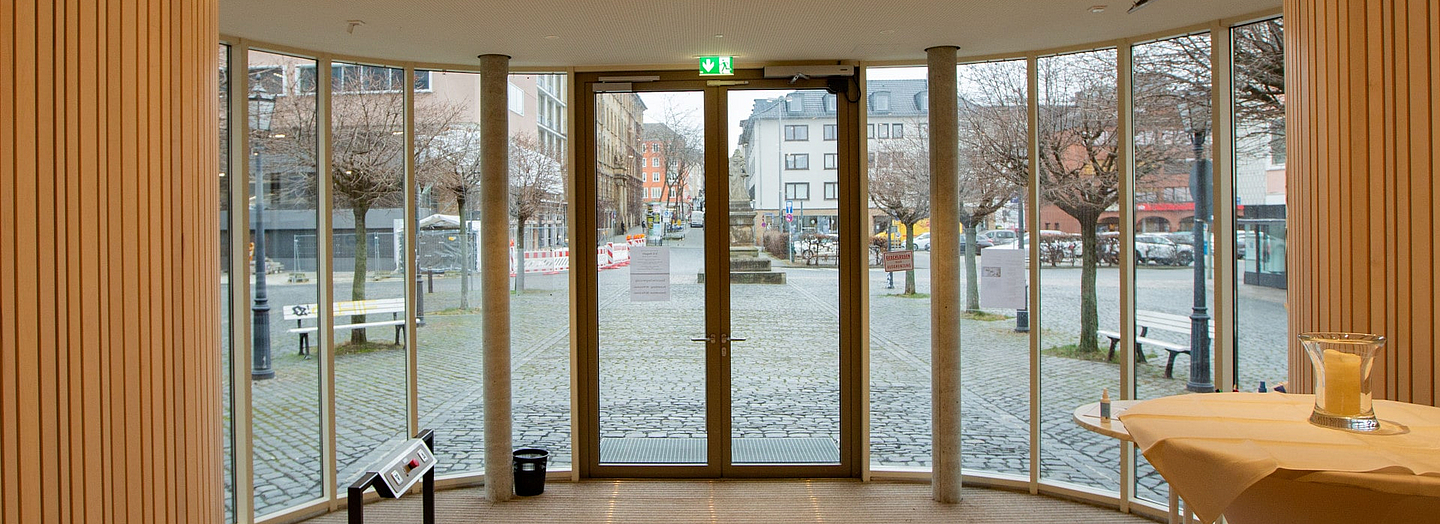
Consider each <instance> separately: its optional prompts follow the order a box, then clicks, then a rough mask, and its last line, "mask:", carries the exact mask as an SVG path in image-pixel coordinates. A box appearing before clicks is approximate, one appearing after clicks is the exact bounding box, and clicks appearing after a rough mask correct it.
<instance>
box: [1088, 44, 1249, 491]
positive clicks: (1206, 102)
mask: <svg viewBox="0 0 1440 524" xmlns="http://www.w3.org/2000/svg"><path fill="white" fill-rule="evenodd" d="M1130 53H1131V57H1132V58H1131V60H1132V74H1131V78H1132V79H1133V83H1132V94H1133V100H1134V102H1133V104H1134V106H1133V107H1134V113H1133V114H1134V129H1135V131H1134V133H1135V137H1134V139H1135V146H1134V151H1135V171H1134V187H1135V224H1134V226H1135V252H1134V257H1135V258H1134V264H1135V318H1136V320H1135V324H1136V326H1135V334H1136V336H1137V337H1138V338H1137V339H1136V341H1137V342H1138V345H1139V347H1140V350H1139V351H1136V354H1135V362H1136V367H1135V391H1134V395H1135V398H1137V399H1149V398H1156V397H1163V396H1169V395H1178V394H1184V393H1186V392H1187V391H1194V390H1196V389H1203V390H1207V391H1208V390H1214V389H1215V388H1216V387H1218V386H1216V385H1215V383H1214V377H1215V374H1214V372H1213V371H1214V370H1213V369H1212V366H1211V365H1210V363H1212V362H1213V361H1214V357H1213V356H1211V355H1213V350H1214V347H1215V345H1214V327H1215V323H1214V321H1213V320H1212V317H1213V316H1214V302H1215V286H1214V277H1215V271H1214V268H1215V264H1218V263H1224V262H1225V261H1220V260H1216V259H1215V242H1216V240H1217V239H1215V236H1214V233H1213V231H1214V226H1213V224H1214V220H1213V215H1214V213H1213V211H1212V209H1213V208H1212V206H1211V204H1210V201H1211V200H1212V198H1213V197H1212V195H1213V194H1214V187H1215V184H1214V182H1213V177H1214V170H1213V169H1212V168H1211V162H1210V160H1211V147H1210V144H1211V136H1212V133H1211V132H1210V131H1211V130H1210V126H1211V124H1210V122H1211V81H1210V78H1211V75H1210V35H1209V34H1208V33H1202V34H1195V35H1186V36H1180V37H1175V38H1169V39H1164V40H1157V41H1154V42H1148V43H1144V44H1138V45H1135V46H1132V47H1131V48H1130ZM1220 240H1224V239H1220ZM1230 263H1233V261H1231V262H1230ZM1196 326H1203V327H1202V328H1201V329H1204V330H1205V331H1204V332H1203V336H1198V337H1197V336H1195V335H1196V334H1200V333H1201V332H1199V331H1195V329H1196ZM1186 352H1188V354H1187V353H1186ZM1116 358H1117V360H1118V359H1119V355H1117V357H1116ZM1192 359H1194V360H1192ZM1192 363H1203V364H1204V366H1201V367H1200V368H1199V369H1200V370H1201V371H1202V373H1201V374H1198V375H1197V374H1192V369H1196V368H1194V367H1192ZM1136 464H1137V471H1136V484H1137V485H1136V490H1135V493H1136V495H1137V496H1138V497H1141V498H1144V499H1148V500H1150V501H1153V502H1157V503H1163V502H1164V501H1165V500H1166V499H1167V496H1168V494H1169V487H1168V486H1166V485H1165V481H1164V479H1163V478H1161V477H1160V475H1159V474H1157V473H1156V472H1155V470H1154V468H1153V467H1151V466H1150V464H1149V462H1148V461H1146V460H1145V457H1144V456H1141V455H1140V454H1139V453H1136Z"/></svg>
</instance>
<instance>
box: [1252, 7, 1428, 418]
mask: <svg viewBox="0 0 1440 524" xmlns="http://www.w3.org/2000/svg"><path fill="white" fill-rule="evenodd" d="M1436 6H1437V3H1436V1H1435V0H1394V1H1390V2H1373V1H1366V0H1287V1H1286V2H1285V63H1286V66H1285V87H1286V97H1285V98H1286V99H1285V105H1286V107H1285V110H1286V117H1285V120H1286V126H1285V129H1286V133H1287V136H1286V137H1285V138H1286V140H1285V143H1286V152H1287V153H1288V155H1287V156H1288V158H1287V160H1288V165H1287V166H1286V170H1285V179H1286V212H1287V217H1286V221H1287V223H1286V226H1287V227H1288V228H1289V231H1288V235H1287V238H1284V239H1278V240H1272V241H1270V242H1267V243H1264V244H1262V245H1259V246H1247V249H1250V250H1257V251H1256V252H1258V253H1261V254H1262V255H1261V256H1267V255H1268V256H1270V257H1271V261H1272V262H1273V261H1274V257H1278V256H1284V257H1285V262H1286V270H1287V271H1288V272H1289V278H1288V280H1289V288H1290V291H1289V299H1288V300H1289V307H1288V309H1289V313H1290V337H1289V341H1290V383H1291V389H1290V391H1297V392H1302V393H1308V392H1310V390H1311V387H1312V382H1311V381H1312V380H1313V376H1312V371H1311V365H1310V362H1309V359H1308V358H1306V357H1305V356H1304V353H1303V352H1302V351H1301V349H1300V345H1299V343H1298V342H1297V341H1296V339H1295V335H1296V334H1299V333H1303V332H1307V331H1363V332H1370V333H1378V334H1381V335H1384V336H1385V337H1386V338H1388V339H1389V343H1388V344H1386V349H1385V350H1384V351H1381V352H1380V353H1379V354H1377V356H1376V357H1375V363H1374V368H1373V371H1372V372H1371V375H1370V377H1371V380H1372V383H1371V387H1372V390H1373V391H1374V394H1375V398H1386V399H1391V400H1398V401H1402V402H1411V403H1415V404H1426V405H1440V381H1437V380H1436V377H1440V358H1436V353H1437V348H1440V336H1437V334H1436V331H1435V324H1436V322H1437V321H1440V300H1437V299H1436V297H1437V296H1440V272H1437V271H1436V265H1435V258H1436V257H1435V254H1436V247H1437V242H1436V238H1440V213H1436V212H1435V206H1436V203H1437V202H1436V201H1437V198H1440V193H1437V191H1436V190H1437V188H1440V185H1437V184H1436V176H1435V173H1436V171H1437V170H1440V168H1437V162H1440V157H1437V156H1436V154H1435V152H1436V151H1437V150H1440V111H1437V108H1440V94H1437V93H1440V52H1437V51H1436V50H1437V49H1440V8H1437V7H1436ZM1244 322H1245V321H1244V319H1241V320H1240V327H1239V329H1240V330H1242V331H1243V330H1245V329H1246V328H1245V323H1244ZM1269 327H1270V326H1253V327H1252V328H1251V329H1267V328H1269Z"/></svg>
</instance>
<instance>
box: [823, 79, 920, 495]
mask: <svg viewBox="0 0 1440 524" xmlns="http://www.w3.org/2000/svg"><path fill="white" fill-rule="evenodd" d="M865 74H866V79H867V84H866V89H865V92H866V93H872V94H874V95H875V96H880V97H883V98H884V99H885V104H886V105H885V109H884V110H880V109H878V108H877V107H876V100H875V99H874V98H872V99H871V100H870V101H869V102H870V103H869V107H868V114H867V115H866V117H867V122H869V123H868V124H867V129H869V130H874V129H875V128H876V127H877V126H878V127H880V128H883V129H884V133H883V138H882V137H881V136H882V135H881V133H879V132H875V131H869V132H867V135H866V136H867V137H869V138H868V149H867V150H868V155H867V160H868V162H867V177H868V184H869V189H868V194H869V196H870V201H869V202H868V204H869V208H870V213H869V214H870V218H871V220H870V221H869V222H870V226H869V227H870V231H869V233H870V235H871V236H870V257H869V259H870V263H871V268H870V271H869V275H870V326H871V327H870V427H871V430H870V462H871V464H872V465H873V466H875V467H881V468H893V467H917V468H929V467H930V466H931V461H930V459H931V439H930V420H931V417H930V334H931V326H930V138H929V133H928V132H927V131H928V130H927V126H928V124H929V120H930V119H929V111H930V105H929V99H928V93H929V89H928V88H927V86H926V74H927V72H926V68H924V67H891V68H876V67H872V68H869V69H867V70H866V72H865ZM831 125H832V126H833V124H831ZM896 129H899V130H900V135H899V136H895V133H894V131H895V130H896ZM823 137H824V139H825V140H835V138H836V132H835V130H834V129H826V130H824V131H823ZM886 251H913V252H914V255H913V256H914V266H915V268H914V269H913V270H909V271H897V272H893V273H887V272H886V271H885V270H884V268H883V267H882V265H881V256H882V255H881V253H883V252H886Z"/></svg>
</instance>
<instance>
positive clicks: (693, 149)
mask: <svg viewBox="0 0 1440 524" xmlns="http://www.w3.org/2000/svg"><path fill="white" fill-rule="evenodd" d="M661 107H662V108H663V110H662V112H661V115H660V122H659V123H656V124H649V123H647V124H645V126H646V136H645V141H647V142H656V145H657V147H658V148H659V151H656V152H657V153H659V154H660V157H659V158H660V163H661V167H663V168H664V171H663V172H664V175H663V177H662V178H663V180H662V181H661V184H662V185H661V189H660V198H661V203H662V205H663V206H664V208H665V209H674V210H675V211H676V217H677V218H678V217H679V211H680V204H681V203H682V202H681V199H682V198H684V194H683V193H684V192H683V191H681V189H682V188H685V187H687V186H690V185H692V184H694V183H699V179H700V177H699V176H696V175H701V174H703V169H704V165H705V164H704V160H705V155H704V151H702V150H701V145H702V132H701V131H702V130H701V129H700V128H699V126H697V125H695V123H694V119H693V118H692V117H693V116H694V115H693V113H694V111H692V110H686V109H684V108H682V107H680V105H679V104H675V103H669V104H664V105H662V106H661Z"/></svg>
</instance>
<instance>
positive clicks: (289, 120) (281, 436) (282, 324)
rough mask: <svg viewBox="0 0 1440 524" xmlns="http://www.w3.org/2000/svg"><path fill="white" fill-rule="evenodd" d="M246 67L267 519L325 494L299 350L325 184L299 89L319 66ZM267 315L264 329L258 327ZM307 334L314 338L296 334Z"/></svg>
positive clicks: (312, 365)
mask: <svg viewBox="0 0 1440 524" xmlns="http://www.w3.org/2000/svg"><path fill="white" fill-rule="evenodd" d="M249 60H250V67H249V69H250V71H249V82H250V86H249V93H250V95H249V106H248V107H249V110H250V176H251V179H250V187H251V188H252V189H251V197H250V202H249V203H248V205H249V208H250V218H251V220H250V222H251V224H250V225H251V227H252V230H258V231H261V232H263V238H262V235H259V234H256V235H255V236H252V237H251V238H252V241H251V245H250V253H249V261H248V262H247V267H248V268H250V269H251V271H252V275H258V278H257V277H252V278H254V283H253V284H252V290H251V293H252V296H253V297H252V298H253V302H254V304H255V306H254V309H253V311H254V312H255V317H253V318H252V320H251V322H252V324H251V331H252V333H251V335H252V338H253V340H251V341H250V342H251V344H250V349H251V354H250V355H245V358H247V359H251V360H253V361H254V362H257V363H258V362H260V361H261V360H262V359H264V360H268V366H267V367H268V368H269V370H268V373H266V372H265V371H264V370H263V369H261V368H262V367H261V366H260V365H258V364H257V365H255V366H254V367H255V371H254V372H253V373H252V378H253V379H252V382H251V413H252V424H253V427H252V433H253V441H252V447H253V453H254V454H253V457H252V461H251V467H252V468H253V478H254V484H255V500H254V504H255V513H256V514H257V515H265V514H268V513H272V512H275V511H279V510H283V509H285V508H288V507H291V506H293V505H295V504H299V503H303V502H307V501H310V500H314V499H318V498H320V497H321V496H323V494H324V492H323V490H322V489H321V485H320V479H321V469H322V463H323V461H322V460H321V451H320V450H321V446H320V439H321V436H320V411H319V409H320V402H319V394H320V378H319V364H318V363H319V360H318V359H316V358H314V357H313V356H312V355H311V353H304V352H303V351H302V348H304V347H305V345H304V343H303V341H308V342H309V344H311V345H314V344H316V343H315V340H316V339H315V334H314V332H313V328H314V326H315V325H316V317H314V316H313V315H312V316H308V317H307V316H306V314H307V313H308V312H313V311H315V310H316V309H315V308H316V307H317V306H316V302H317V296H318V287H317V283H316V278H315V253H314V251H313V247H312V248H311V249H307V248H306V245H307V243H308V245H310V246H313V241H314V239H315V237H316V233H317V231H316V229H315V228H316V217H317V210H318V209H319V202H318V200H317V198H316V192H315V191H316V183H317V182H318V181H319V177H318V176H317V174H316V172H315V170H316V167H315V166H316V165H317V162H316V155H317V151H316V141H315V114H316V113H315V97H314V95H313V94H312V93H309V92H305V91H304V90H303V86H302V85H301V84H300V80H301V77H302V76H303V75H302V74H301V72H302V71H303V70H304V69H305V68H306V67H307V66H308V67H309V68H310V69H312V70H313V68H314V62H313V61H311V60H308V59H302V58H297V57H292V56H286V55H280V54H274V53H267V52H264V51H255V50H251V51H249ZM262 261H263V262H262ZM262 264H263V265H262ZM262 267H263V269H264V270H263V274H261V273H262V272H261V271H258V269H259V268H262ZM262 297H263V299H264V300H262ZM262 304H264V306H265V307H266V308H268V309H267V310H265V311H263V312H262V310H261V306H262ZM297 312H298V313H299V314H298V315H297ZM261 315H263V316H264V317H265V322H266V323H268V328H267V327H257V325H258V323H259V321H260V318H261ZM305 328H311V331H310V332H308V333H304V334H303V335H302V332H297V331H296V330H297V329H300V330H303V329H305ZM302 337H305V338H302ZM262 354H265V355H267V356H263V357H262V356H261V355H262ZM237 356H238V355H237ZM267 376H268V377H269V378H265V377H267ZM242 520H243V519H242Z"/></svg>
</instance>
